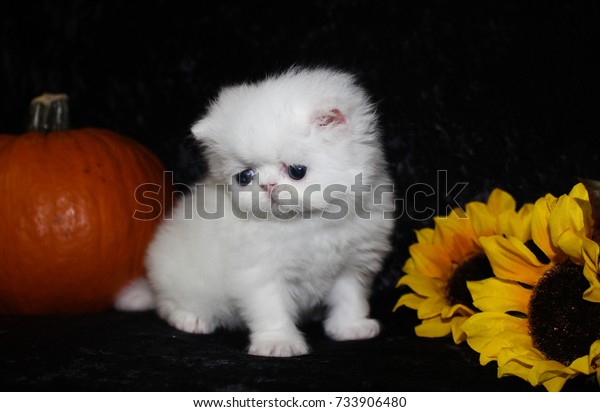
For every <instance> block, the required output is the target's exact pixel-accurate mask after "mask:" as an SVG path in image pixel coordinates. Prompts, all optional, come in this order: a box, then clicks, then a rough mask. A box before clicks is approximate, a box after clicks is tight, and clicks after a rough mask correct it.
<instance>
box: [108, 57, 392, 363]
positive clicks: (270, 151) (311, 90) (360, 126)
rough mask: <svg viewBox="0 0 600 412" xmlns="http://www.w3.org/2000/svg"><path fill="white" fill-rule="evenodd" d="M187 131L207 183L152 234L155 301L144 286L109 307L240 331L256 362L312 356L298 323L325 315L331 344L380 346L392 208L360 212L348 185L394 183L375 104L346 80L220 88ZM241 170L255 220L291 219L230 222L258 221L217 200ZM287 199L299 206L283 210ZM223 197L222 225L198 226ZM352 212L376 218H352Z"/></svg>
mask: <svg viewBox="0 0 600 412" xmlns="http://www.w3.org/2000/svg"><path fill="white" fill-rule="evenodd" d="M192 132H193V134H194V136H195V137H196V138H197V139H198V141H199V142H200V143H201V144H203V145H204V146H205V148H206V153H207V157H208V163H209V170H210V171H209V174H208V176H207V177H206V178H205V179H204V180H203V181H201V182H199V185H197V186H196V187H195V188H194V189H193V191H192V195H189V196H186V197H185V198H184V200H183V201H182V202H180V203H179V204H178V205H177V206H176V208H175V210H174V212H173V218H172V220H165V221H164V222H163V224H162V225H161V226H160V227H159V230H158V232H157V234H156V237H155V239H154V240H153V242H152V243H151V245H150V247H149V249H148V253H147V262H146V263H147V270H148V279H149V281H150V286H151V288H149V287H148V283H146V282H145V281H143V280H142V281H138V282H136V283H134V284H132V285H131V286H130V287H128V288H126V289H125V290H124V291H123V292H122V293H121V294H120V296H119V297H118V298H117V301H116V307H117V308H120V309H124V310H135V309H148V308H150V307H153V306H155V307H156V308H157V310H158V313H159V315H160V316H161V317H162V318H164V319H165V320H166V321H167V322H168V323H169V324H171V325H172V326H174V327H175V328H177V329H180V330H183V331H186V332H190V333H211V332H213V331H214V330H215V329H216V328H237V327H244V326H245V327H247V328H248V329H249V330H250V347H249V353H250V354H252V355H262V356H295V355H303V354H306V353H308V351H309V348H308V346H307V344H306V342H305V340H304V338H303V336H302V334H301V333H300V332H299V330H298V329H297V327H296V324H297V323H298V322H299V321H300V320H301V319H303V317H305V316H308V314H310V313H312V312H313V311H314V310H315V309H318V308H321V307H322V308H324V309H325V312H324V313H325V320H324V327H325V331H326V333H327V334H328V336H330V337H331V338H333V339H335V340H350V339H368V338H372V337H374V336H376V335H378V333H379V324H378V322H377V321H376V320H374V319H370V318H369V304H368V297H369V293H370V286H371V284H372V280H373V277H374V275H375V274H376V273H377V272H378V271H379V270H380V269H381V264H382V260H383V259H384V257H385V255H386V253H387V252H388V251H389V249H390V243H389V236H390V233H391V230H392V226H393V222H392V221H391V220H386V219H384V218H383V211H384V210H386V209H387V210H391V206H390V203H389V199H387V200H386V202H384V204H375V203H377V202H375V203H374V202H373V193H372V192H368V191H367V192H365V193H363V196H362V199H359V203H355V200H356V199H355V198H356V195H355V193H353V191H352V190H351V186H352V185H353V184H354V183H355V178H356V176H357V175H361V176H362V182H363V184H370V185H373V188H374V187H375V186H376V185H385V184H387V185H391V181H390V179H389V177H388V175H387V173H386V170H385V165H384V157H383V154H382V150H381V147H380V144H379V136H378V130H377V127H376V115H375V112H374V108H373V105H372V104H371V103H370V102H369V99H368V96H367V95H366V94H365V92H364V91H363V90H362V89H361V88H360V87H358V86H357V85H356V83H355V81H354V79H353V77H352V76H350V75H348V74H345V73H341V72H338V71H333V70H328V69H299V68H294V69H291V70H289V71H288V72H285V73H284V74H282V75H279V76H274V77H270V78H267V79H266V80H264V81H262V82H259V83H255V84H242V85H238V86H234V87H227V88H225V89H223V90H222V91H221V93H220V94H219V96H218V97H217V99H216V100H215V101H213V102H212V104H211V105H210V107H209V109H208V112H207V114H206V115H205V116H204V117H203V118H202V119H200V120H199V121H198V122H197V123H196V124H195V125H194V126H193V128H192ZM289 165H304V166H306V168H307V170H306V175H305V176H304V178H302V179H300V180H293V179H291V178H290V176H289V175H288V172H287V166H289ZM249 168H251V169H253V170H254V171H255V172H256V173H257V176H256V178H255V180H254V181H252V183H251V184H250V185H248V186H247V187H246V188H245V189H250V188H255V190H256V192H255V196H258V199H259V205H260V207H261V210H263V211H265V210H266V211H269V210H270V209H271V206H276V207H278V208H279V209H280V210H283V211H284V212H292V213H296V214H297V216H296V217H295V218H291V219H282V218H281V217H279V216H278V215H277V214H274V213H272V212H268V213H267V216H266V218H265V217H260V218H259V217H258V216H253V215H252V214H250V215H249V217H248V218H247V219H241V218H239V217H237V216H236V210H237V211H238V212H239V210H242V211H250V210H251V209H252V207H251V197H252V195H251V194H250V193H246V192H244V193H241V194H240V196H239V205H237V206H235V205H234V204H233V202H234V200H233V197H232V193H231V192H230V191H228V190H227V189H226V190H224V191H223V190H221V189H222V188H223V187H224V185H228V188H230V189H232V188H233V190H235V189H236V188H239V185H238V183H237V182H236V180H235V179H234V176H236V175H237V174H238V173H240V172H242V171H244V170H247V169H249ZM333 184H337V185H342V186H336V188H338V189H340V190H337V191H336V192H335V193H334V194H335V198H336V199H337V200H338V201H344V202H345V204H346V205H348V213H347V214H346V215H345V216H344V217H343V218H341V219H326V218H324V217H323V216H321V215H320V213H321V212H323V211H328V212H334V213H335V212H339V211H340V210H342V209H341V208H340V206H339V202H338V203H336V202H333V201H331V198H329V199H327V197H326V196H324V195H323V189H324V188H325V187H327V186H328V185H333ZM252 185H254V186H252ZM311 185H313V186H312V187H311V190H310V192H311V193H305V189H306V188H308V187H309V186H311ZM314 185H319V187H320V188H321V191H317V192H315V191H314V188H315V187H317V186H314ZM219 187H220V188H221V189H219ZM342 187H345V188H346V190H341V188H342ZM281 188H283V189H281ZM220 190H221V191H220ZM293 191H296V192H297V193H298V194H299V196H298V202H291V201H286V199H290V196H291V195H290V192H293ZM223 193H224V194H223ZM222 194H223V195H222ZM221 195H222V197H224V199H225V201H224V217H223V218H219V219H203V218H201V217H200V216H198V214H197V213H196V207H197V205H198V204H200V205H204V206H202V207H204V208H205V209H206V210H208V211H215V210H216V206H215V205H216V204H217V197H218V196H221ZM278 196H279V197H278ZM281 199H283V200H281ZM294 200H295V199H294ZM308 200H310V203H309V202H308ZM288 203H296V205H289V204H288ZM356 204H358V205H359V206H361V207H362V208H363V209H364V210H365V211H367V212H369V213H370V218H368V219H366V218H364V217H359V216H357V214H356V211H355V205H356ZM238 209H239V210H238ZM192 212H193V213H192ZM186 213H187V216H188V217H190V214H191V215H192V218H191V219H187V218H185V216H186Z"/></svg>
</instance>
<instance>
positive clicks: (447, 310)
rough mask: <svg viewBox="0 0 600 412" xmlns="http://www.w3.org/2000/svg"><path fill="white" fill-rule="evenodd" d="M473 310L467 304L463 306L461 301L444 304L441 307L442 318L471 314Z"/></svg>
mask: <svg viewBox="0 0 600 412" xmlns="http://www.w3.org/2000/svg"><path fill="white" fill-rule="evenodd" d="M474 313H475V312H474V311H473V309H471V308H470V307H468V306H465V305H463V304H461V303H458V304H456V305H452V306H446V307H444V309H442V313H441V315H442V319H449V318H451V317H453V316H456V315H459V316H471V315H472V314H474Z"/></svg>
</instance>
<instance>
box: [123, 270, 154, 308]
mask: <svg viewBox="0 0 600 412" xmlns="http://www.w3.org/2000/svg"><path fill="white" fill-rule="evenodd" d="M155 306H156V305H155V302H154V294H153V293H152V289H151V288H150V284H149V283H148V280H147V279H145V278H140V279H137V280H134V281H133V282H131V283H130V284H129V285H127V286H125V287H124V288H123V289H122V290H121V291H120V292H119V293H118V294H117V296H116V297H115V301H114V307H115V309H117V310H122V311H138V310H150V309H154V308H155Z"/></svg>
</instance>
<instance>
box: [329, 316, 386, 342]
mask: <svg viewBox="0 0 600 412" xmlns="http://www.w3.org/2000/svg"><path fill="white" fill-rule="evenodd" d="M379 329H380V328H379V322H377V321H376V320H375V319H359V320H356V321H354V322H352V323H343V322H334V321H329V322H325V332H326V333H327V336H329V337H330V338H331V339H333V340H362V339H371V338H374V337H375V336H377V335H379Z"/></svg>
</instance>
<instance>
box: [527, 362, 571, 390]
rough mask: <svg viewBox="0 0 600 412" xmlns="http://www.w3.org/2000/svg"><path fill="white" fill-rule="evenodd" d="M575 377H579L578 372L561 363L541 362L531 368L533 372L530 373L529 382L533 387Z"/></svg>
mask: <svg viewBox="0 0 600 412" xmlns="http://www.w3.org/2000/svg"><path fill="white" fill-rule="evenodd" d="M575 375H577V372H575V371H574V370H572V369H570V368H569V367H568V366H565V365H563V364H562V363H560V362H556V361H553V360H541V361H538V362H535V364H534V365H533V367H532V368H531V372H529V382H531V384H532V385H534V386H537V385H541V384H543V383H545V382H547V381H549V380H551V379H554V378H558V377H562V378H563V379H564V380H565V381H566V380H567V379H568V378H569V377H573V376H575ZM563 384H564V382H563Z"/></svg>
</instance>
